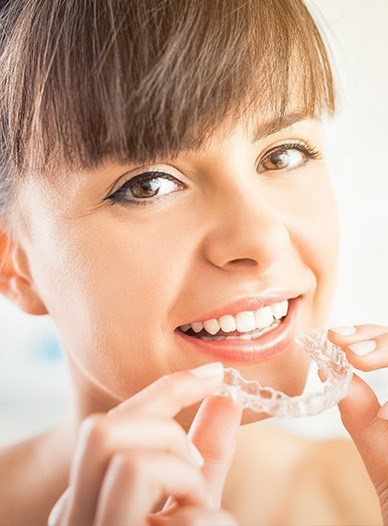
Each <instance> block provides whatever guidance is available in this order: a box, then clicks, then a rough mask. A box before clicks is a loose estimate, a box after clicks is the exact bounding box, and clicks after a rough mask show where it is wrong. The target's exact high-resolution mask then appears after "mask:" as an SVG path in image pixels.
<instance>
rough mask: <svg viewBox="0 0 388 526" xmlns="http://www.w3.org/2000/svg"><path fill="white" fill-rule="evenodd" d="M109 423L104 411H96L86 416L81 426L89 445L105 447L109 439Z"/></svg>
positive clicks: (86, 442)
mask: <svg viewBox="0 0 388 526" xmlns="http://www.w3.org/2000/svg"><path fill="white" fill-rule="evenodd" d="M107 434H108V425H107V421H106V416H105V415H104V414H103V413H94V414H92V415H89V416H88V417H86V418H85V419H84V420H83V422H82V424H81V427H80V435H81V436H82V438H83V440H84V442H85V444H86V446H87V447H93V448H100V449H101V448H103V447H104V446H105V444H106V441H107Z"/></svg>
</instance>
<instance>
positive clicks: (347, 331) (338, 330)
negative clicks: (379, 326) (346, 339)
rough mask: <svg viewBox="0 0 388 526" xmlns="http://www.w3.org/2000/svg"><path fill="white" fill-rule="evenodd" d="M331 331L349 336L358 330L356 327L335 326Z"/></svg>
mask: <svg viewBox="0 0 388 526" xmlns="http://www.w3.org/2000/svg"><path fill="white" fill-rule="evenodd" d="M330 330H331V331H333V332H335V333H336V334H339V335H340V336H349V335H350V334H354V333H355V332H356V331H357V328H356V327H334V328H333V329H330Z"/></svg>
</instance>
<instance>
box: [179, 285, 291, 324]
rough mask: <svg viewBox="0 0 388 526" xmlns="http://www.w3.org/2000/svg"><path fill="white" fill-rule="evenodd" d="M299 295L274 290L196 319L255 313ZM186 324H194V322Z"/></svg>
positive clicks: (237, 301) (239, 299) (239, 300)
mask: <svg viewBox="0 0 388 526" xmlns="http://www.w3.org/2000/svg"><path fill="white" fill-rule="evenodd" d="M299 295H300V292H296V291H295V290H289V289H288V290H287V289H276V290H267V291H265V292H263V293H262V294H260V296H255V295H249V296H244V297H241V298H237V299H236V300H235V301H232V302H231V303H228V304H227V305H224V306H223V307H220V308H218V309H216V310H213V311H211V312H207V313H206V314H204V315H203V316H202V317H201V318H198V321H206V320H211V319H213V318H219V317H220V316H224V315H225V314H232V316H234V315H236V314H237V313H238V312H242V311H256V310H258V309H260V308H262V307H266V306H267V305H273V304H274V303H279V302H280V301H284V300H289V299H292V298H297V297H298V296H299ZM188 323H196V322H195V321H194V320H192V321H190V322H188Z"/></svg>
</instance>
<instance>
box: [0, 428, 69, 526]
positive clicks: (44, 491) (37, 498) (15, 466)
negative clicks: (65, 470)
mask: <svg viewBox="0 0 388 526" xmlns="http://www.w3.org/2000/svg"><path fill="white" fill-rule="evenodd" d="M48 436H49V433H43V434H41V435H38V436H35V437H33V438H30V439H28V440H25V441H22V442H18V443H16V444H12V445H10V446H7V447H5V448H3V449H1V450H0V472H1V477H0V502H1V505H0V524H12V525H14V526H19V525H25V524H29V525H31V526H35V525H39V526H40V525H42V524H46V523H47V517H48V513H49V511H50V509H51V507H52V505H53V504H51V503H52V502H55V501H56V500H57V499H58V495H57V493H58V482H60V481H53V478H52V477H51V475H50V461H49V458H48V457H46V456H45V453H44V452H45V446H46V443H47V440H48ZM54 471H55V470H54Z"/></svg>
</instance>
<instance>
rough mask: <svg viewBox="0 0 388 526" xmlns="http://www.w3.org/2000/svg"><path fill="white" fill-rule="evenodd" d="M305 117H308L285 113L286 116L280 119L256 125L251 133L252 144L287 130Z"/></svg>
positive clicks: (304, 114) (301, 114)
mask: <svg viewBox="0 0 388 526" xmlns="http://www.w3.org/2000/svg"><path fill="white" fill-rule="evenodd" d="M307 117H308V115H306V113H302V112H300V111H299V112H298V111H295V112H292V113H287V114H286V115H282V116H281V117H275V118H274V119H271V120H268V121H264V122H262V123H259V124H256V125H255V128H254V131H253V137H252V143H254V142H257V141H260V140H261V139H265V138H266V137H268V136H269V135H272V134H274V133H276V132H279V131H281V130H283V129H285V128H289V127H290V126H292V125H293V124H295V123H296V122H298V121H302V120H304V119H306V118H307Z"/></svg>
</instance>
